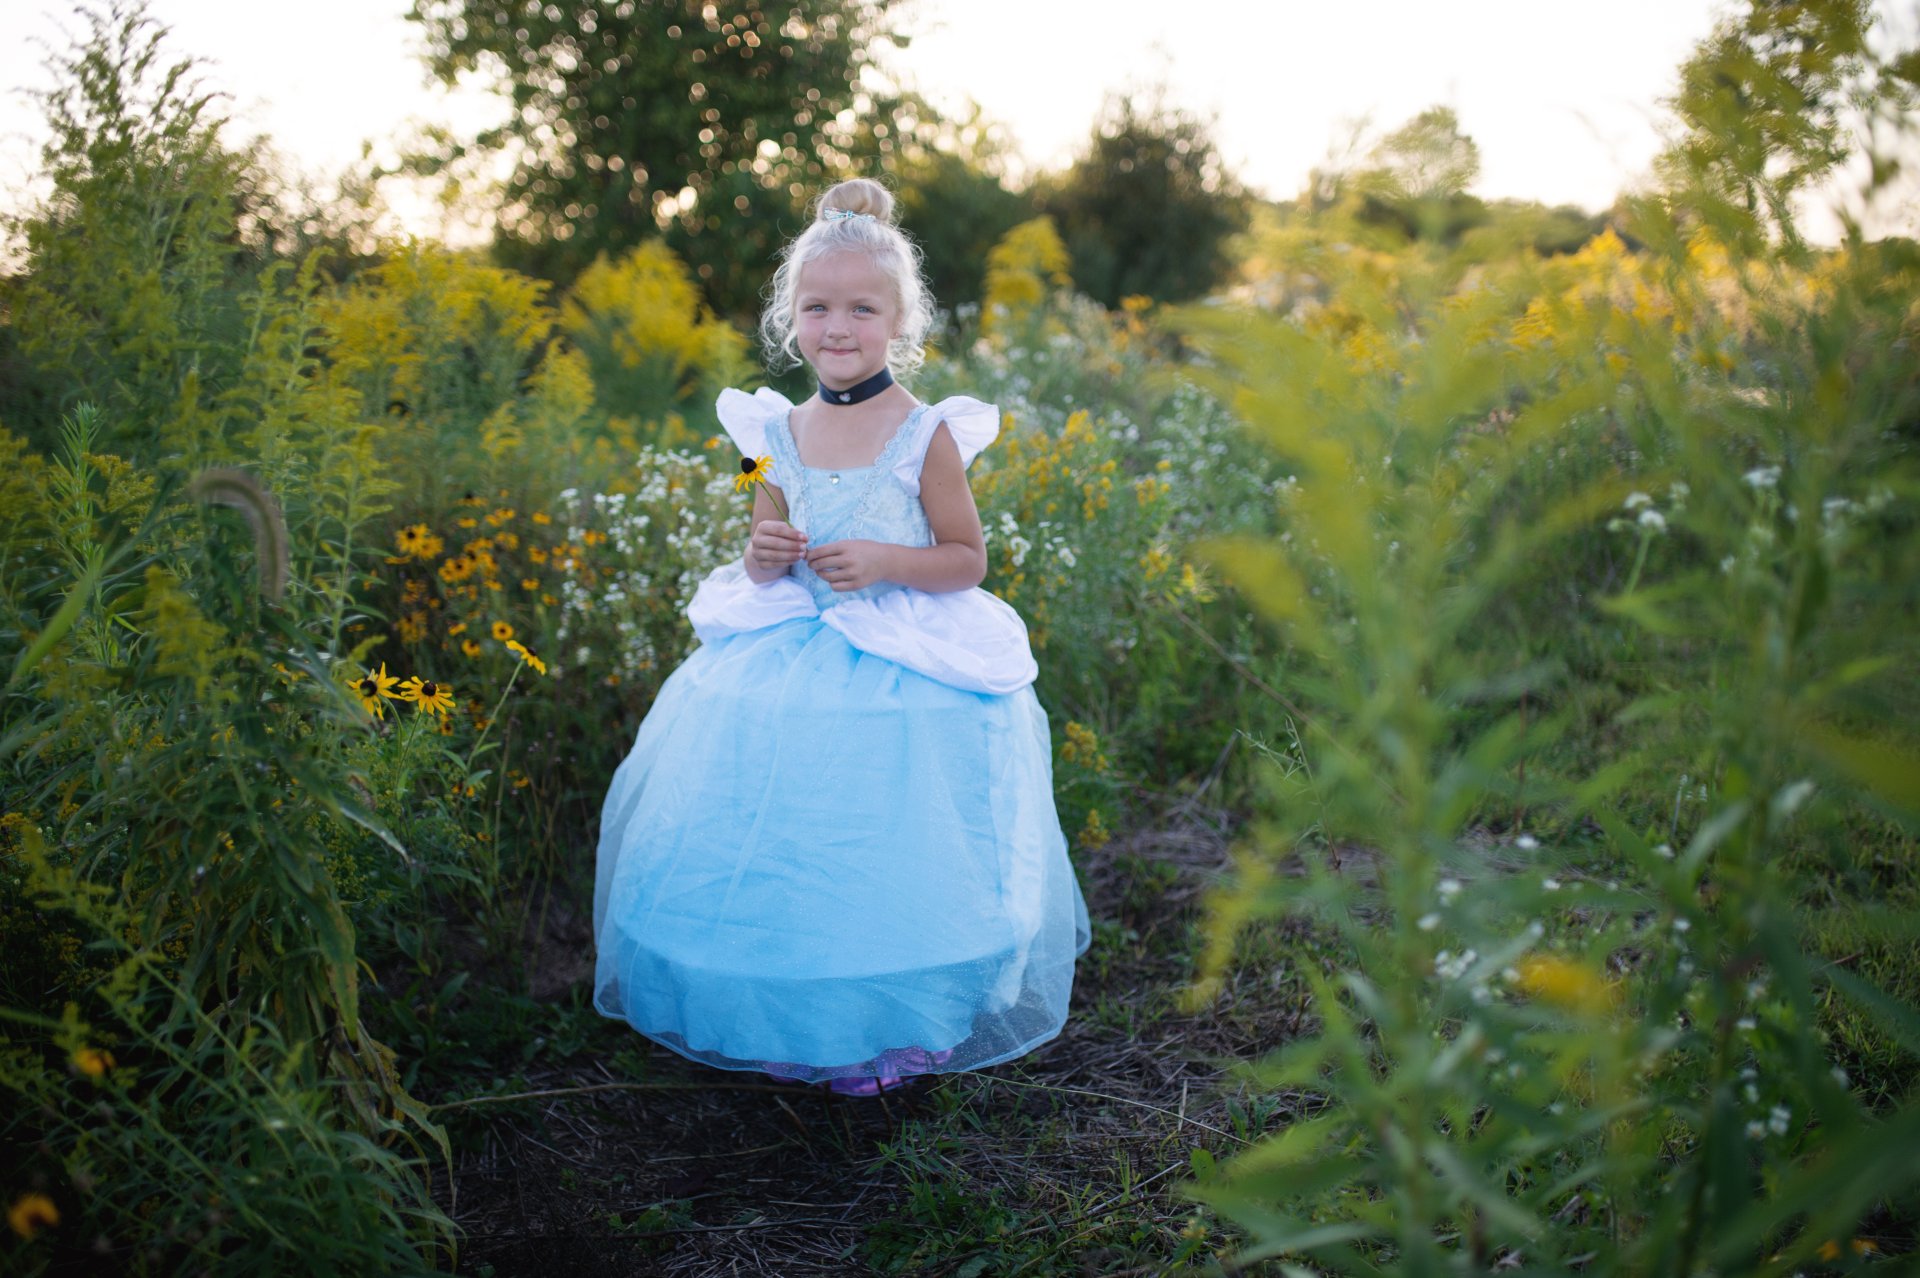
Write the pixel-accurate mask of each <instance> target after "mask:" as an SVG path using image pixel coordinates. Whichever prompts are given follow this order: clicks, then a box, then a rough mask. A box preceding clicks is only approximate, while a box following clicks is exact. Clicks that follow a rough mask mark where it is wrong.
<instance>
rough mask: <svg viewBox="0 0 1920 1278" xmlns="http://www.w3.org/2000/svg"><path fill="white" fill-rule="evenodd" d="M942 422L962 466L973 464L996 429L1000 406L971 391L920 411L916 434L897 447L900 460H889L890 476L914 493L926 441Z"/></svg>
mask: <svg viewBox="0 0 1920 1278" xmlns="http://www.w3.org/2000/svg"><path fill="white" fill-rule="evenodd" d="M942 422H945V423H946V424H947V431H948V433H950V434H951V435H952V436H953V442H954V443H955V444H956V445H957V446H958V447H959V449H960V465H961V467H962V468H965V467H968V466H971V465H973V459H974V458H975V457H978V456H979V455H980V450H981V449H983V448H985V447H986V446H987V445H988V444H991V443H992V442H993V441H994V437H995V436H997V435H998V434H999V433H1000V410H999V408H997V407H996V406H994V405H992V404H985V403H982V402H981V401H979V400H977V399H974V398H973V397H972V396H971V395H952V396H949V397H948V398H946V399H943V400H941V401H940V402H939V403H937V404H935V405H934V406H933V407H931V408H929V409H928V410H927V411H926V412H924V413H922V414H920V423H919V434H918V437H917V438H915V439H914V440H913V441H912V443H911V445H910V446H909V447H906V448H903V449H901V450H900V460H899V461H897V462H895V463H894V464H893V474H894V478H896V479H898V480H899V481H900V486H901V487H902V488H904V489H906V490H907V491H908V492H909V493H911V494H913V495H914V496H916V497H918V496H919V495H920V468H921V466H923V465H925V464H926V460H927V445H928V444H930V443H932V442H933V432H934V430H935V429H936V428H937V427H939V425H940V423H942Z"/></svg>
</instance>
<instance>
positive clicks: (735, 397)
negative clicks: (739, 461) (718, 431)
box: [713, 386, 793, 458]
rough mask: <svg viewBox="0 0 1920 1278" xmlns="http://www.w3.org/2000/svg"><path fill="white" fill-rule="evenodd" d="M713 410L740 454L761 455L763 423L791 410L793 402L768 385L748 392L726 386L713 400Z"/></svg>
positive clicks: (764, 442)
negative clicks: (750, 392) (751, 392)
mask: <svg viewBox="0 0 1920 1278" xmlns="http://www.w3.org/2000/svg"><path fill="white" fill-rule="evenodd" d="M713 411H714V412H715V413H716V414H718V416H719V418H720V425H721V426H722V427H724V428H725V429H726V432H727V438H728V439H731V440H732V441H733V446H734V447H735V448H737V449H739V450H740V455H741V456H743V457H754V458H758V457H764V456H766V455H767V453H768V451H769V449H768V447H767V425H768V423H770V422H774V421H778V420H779V419H780V418H782V417H784V416H786V415H787V414H788V413H789V412H792V411H793V401H792V400H790V399H788V398H787V397H786V396H785V395H782V394H781V393H780V392H779V391H777V390H774V389H773V388H772V387H770V386H762V387H761V388H760V389H759V390H757V391H755V392H754V393H753V394H751V395H749V394H747V393H746V392H745V391H739V390H735V389H734V388H733V387H731V386H729V387H727V389H725V390H723V391H721V392H720V398H718V399H716V400H715V401H714V402H713Z"/></svg>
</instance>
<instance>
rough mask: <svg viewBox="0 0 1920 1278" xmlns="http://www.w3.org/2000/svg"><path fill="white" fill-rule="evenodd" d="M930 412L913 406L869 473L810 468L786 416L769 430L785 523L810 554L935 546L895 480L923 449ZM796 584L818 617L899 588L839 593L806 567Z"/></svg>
mask: <svg viewBox="0 0 1920 1278" xmlns="http://www.w3.org/2000/svg"><path fill="white" fill-rule="evenodd" d="M928 407H929V406H928V405H926V404H919V405H916V406H915V407H914V409H913V411H912V412H910V413H908V414H907V417H906V420H905V421H903V422H901V423H900V426H899V428H898V429H896V430H895V431H894V432H893V436H892V438H890V439H888V440H887V442H886V445H885V447H883V448H881V450H880V455H879V456H878V457H876V458H875V459H874V461H873V464H872V465H871V466H858V467H841V468H839V469H831V468H828V467H823V466H807V465H803V464H802V463H801V461H800V451H799V449H798V447H797V446H796V445H795V444H794V442H793V430H792V424H791V420H790V414H782V415H781V416H779V417H778V418H775V419H773V420H771V421H769V422H768V423H767V448H768V451H769V452H770V453H771V454H772V456H773V477H774V481H775V482H776V483H778V484H779V485H780V489H781V491H782V492H783V493H785V494H786V499H787V513H788V518H789V522H791V523H792V524H793V526H794V527H795V528H798V529H800V531H802V532H804V533H806V534H807V544H808V545H809V546H824V545H826V544H827V543H828V542H833V541H848V540H853V539H856V538H858V539H861V540H865V541H884V542H891V543H892V544H894V545H897V546H931V545H933V528H932V526H931V525H930V524H928V522H927V512H926V509H925V508H924V507H923V506H921V504H920V497H919V495H918V494H917V493H911V492H908V491H907V490H906V488H905V487H904V486H903V485H902V484H901V483H900V482H899V481H898V479H897V478H896V476H895V466H896V464H897V463H899V462H900V461H901V460H902V454H903V452H904V451H905V450H907V449H909V448H913V447H921V448H924V447H925V445H926V440H924V439H922V438H921V437H920V436H921V432H920V429H919V427H920V425H921V418H922V417H923V415H924V414H925V413H926V412H927V409H928ZM792 572H793V576H794V578H795V579H796V580H797V581H799V582H800V584H801V585H803V586H805V587H806V588H807V593H809V594H811V595H812V596H813V601H814V603H815V605H816V606H818V607H819V608H820V609H821V610H822V611H823V612H824V611H825V610H826V609H828V608H832V607H834V606H836V605H838V604H841V603H845V602H846V601H848V600H850V599H875V598H878V597H879V596H881V595H884V594H887V593H889V592H891V591H894V590H898V589H900V587H899V586H898V585H897V584H895V583H893V582H890V581H880V582H875V583H874V584H873V585H871V586H867V587H865V588H863V589H860V590H849V591H844V592H843V591H836V590H835V589H834V588H833V587H832V586H830V585H828V584H827V582H826V581H824V580H823V579H822V578H821V577H820V574H819V573H816V572H815V571H814V570H813V569H812V568H810V567H808V566H807V562H806V561H805V560H804V559H803V560H801V561H800V562H798V563H796V564H794V566H793V569H792Z"/></svg>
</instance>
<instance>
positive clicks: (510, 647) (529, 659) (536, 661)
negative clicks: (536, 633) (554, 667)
mask: <svg viewBox="0 0 1920 1278" xmlns="http://www.w3.org/2000/svg"><path fill="white" fill-rule="evenodd" d="M507 651H508V652H511V653H513V654H514V655H515V656H517V657H519V658H520V660H522V661H524V662H526V663H527V664H528V665H530V666H532V667H533V670H534V673H535V674H545V673H546V672H547V663H546V662H544V661H542V660H540V658H538V657H536V656H534V655H533V653H532V652H531V651H530V650H529V649H528V648H527V645H525V644H523V643H521V642H520V641H519V640H518V639H509V640H507Z"/></svg>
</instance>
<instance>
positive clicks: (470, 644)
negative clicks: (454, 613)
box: [460, 639, 482, 657]
mask: <svg viewBox="0 0 1920 1278" xmlns="http://www.w3.org/2000/svg"><path fill="white" fill-rule="evenodd" d="M481 651H482V649H481V647H480V644H479V643H478V641H476V640H473V639H462V640H461V641H460V654H461V655H462V656H465V657H477V656H479V655H480V653H481Z"/></svg>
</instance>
